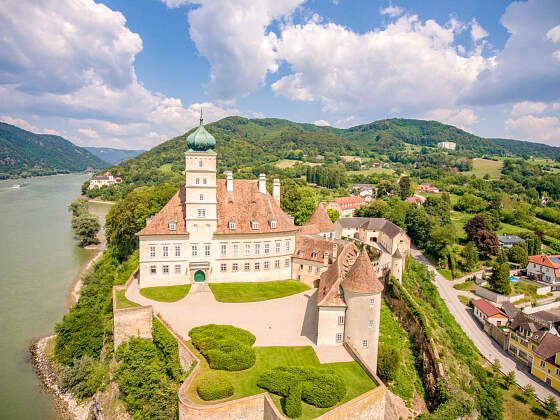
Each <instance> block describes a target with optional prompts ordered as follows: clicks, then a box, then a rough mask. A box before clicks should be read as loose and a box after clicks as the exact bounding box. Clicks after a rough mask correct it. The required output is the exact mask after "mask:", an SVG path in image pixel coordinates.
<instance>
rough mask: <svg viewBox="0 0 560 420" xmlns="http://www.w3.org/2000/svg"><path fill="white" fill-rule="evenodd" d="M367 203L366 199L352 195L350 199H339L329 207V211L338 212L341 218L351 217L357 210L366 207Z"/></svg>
mask: <svg viewBox="0 0 560 420" xmlns="http://www.w3.org/2000/svg"><path fill="white" fill-rule="evenodd" d="M366 205H367V202H366V200H365V198H364V197H362V196H357V195H350V196H348V197H337V198H335V199H334V200H333V201H331V202H330V203H329V204H328V205H327V208H328V209H334V210H336V211H338V213H339V214H340V217H350V216H352V215H353V214H354V212H355V211H356V209H359V208H360V207H363V206H366Z"/></svg>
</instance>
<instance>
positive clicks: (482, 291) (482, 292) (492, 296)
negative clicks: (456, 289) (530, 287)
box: [475, 284, 525, 303]
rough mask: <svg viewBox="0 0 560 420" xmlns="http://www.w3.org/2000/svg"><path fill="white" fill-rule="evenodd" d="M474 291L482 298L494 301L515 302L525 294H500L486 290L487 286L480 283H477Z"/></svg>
mask: <svg viewBox="0 0 560 420" xmlns="http://www.w3.org/2000/svg"><path fill="white" fill-rule="evenodd" d="M475 293H476V294H477V295H478V296H480V297H483V298H484V299H487V300H489V301H491V302H495V303H504V302H515V301H516V300H519V299H523V298H524V297H525V295H516V296H505V295H501V294H499V293H496V292H493V291H492V290H488V289H487V288H485V287H482V286H481V285H478V284H477V285H476V290H475Z"/></svg>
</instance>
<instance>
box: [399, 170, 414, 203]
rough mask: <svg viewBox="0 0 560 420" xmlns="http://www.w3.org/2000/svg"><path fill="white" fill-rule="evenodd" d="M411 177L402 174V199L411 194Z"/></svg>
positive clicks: (400, 191)
mask: <svg viewBox="0 0 560 420" xmlns="http://www.w3.org/2000/svg"><path fill="white" fill-rule="evenodd" d="M410 190H411V188H410V178H409V177H408V176H406V175H405V176H401V178H400V179H399V196H400V197H401V199H402V200H404V199H405V198H407V197H409V196H410Z"/></svg>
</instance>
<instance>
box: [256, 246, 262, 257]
mask: <svg viewBox="0 0 560 420" xmlns="http://www.w3.org/2000/svg"><path fill="white" fill-rule="evenodd" d="M260 253H261V244H255V255H259V254H260Z"/></svg>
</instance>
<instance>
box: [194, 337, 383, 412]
mask: <svg viewBox="0 0 560 420" xmlns="http://www.w3.org/2000/svg"><path fill="white" fill-rule="evenodd" d="M187 345H188V346H189V348H190V349H191V350H192V351H193V352H194V353H195V354H196V355H197V356H198V358H199V359H200V371H199V372H198V374H197V376H198V377H200V376H201V375H202V374H205V373H206V372H209V371H211V369H210V367H209V366H208V363H207V361H206V359H205V358H204V357H203V356H202V355H201V354H200V353H199V352H198V350H197V349H196V348H195V347H194V346H193V345H192V343H191V342H190V341H189V342H188V343H187ZM255 352H256V355H257V361H256V363H255V366H253V367H252V368H250V369H247V370H242V371H238V372H228V371H220V372H223V374H224V375H225V376H227V377H228V378H229V380H230V381H231V383H232V384H233V388H234V394H233V396H231V397H230V398H228V399H227V400H235V399H238V398H243V397H247V396H250V395H255V394H260V393H262V392H264V390H263V389H261V388H259V387H258V386H257V380H258V379H259V377H260V376H261V374H262V373H263V372H265V371H267V370H269V369H272V368H274V367H277V366H306V367H314V366H316V367H322V368H325V369H331V370H334V371H335V372H336V373H337V374H338V376H340V377H341V378H343V379H344V382H345V383H346V387H347V389H346V396H345V397H344V398H343V399H342V400H341V402H340V403H339V404H343V403H345V402H347V401H350V400H351V399H353V398H356V397H357V396H358V395H361V394H363V393H365V392H367V391H369V390H371V389H373V388H375V383H374V382H373V381H372V380H371V379H370V378H369V376H368V375H367V374H366V373H365V372H364V370H363V369H362V368H361V367H360V365H358V363H356V362H341V363H326V364H320V363H319V359H317V355H316V354H315V351H314V350H313V348H312V347H311V346H304V347H255ZM197 383H198V380H197V378H195V379H194V381H193V382H192V385H191V386H190V387H189V388H188V389H187V391H186V392H187V396H188V398H189V399H190V400H191V401H193V402H195V403H197V404H203V405H208V404H215V402H212V401H208V402H206V401H203V400H201V399H200V398H199V396H198V394H197V392H196V385H197ZM270 396H271V397H272V399H273V401H274V403H275V404H276V406H277V407H278V409H279V410H280V411H282V408H281V405H280V399H281V398H280V397H278V396H276V395H272V394H271V395H270ZM220 402H222V400H220ZM302 406H303V414H302V416H301V417H298V418H300V419H311V418H314V417H317V416H319V415H321V414H323V413H325V412H326V411H329V410H331V409H332V407H331V408H317V407H314V406H311V405H308V404H306V403H302Z"/></svg>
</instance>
